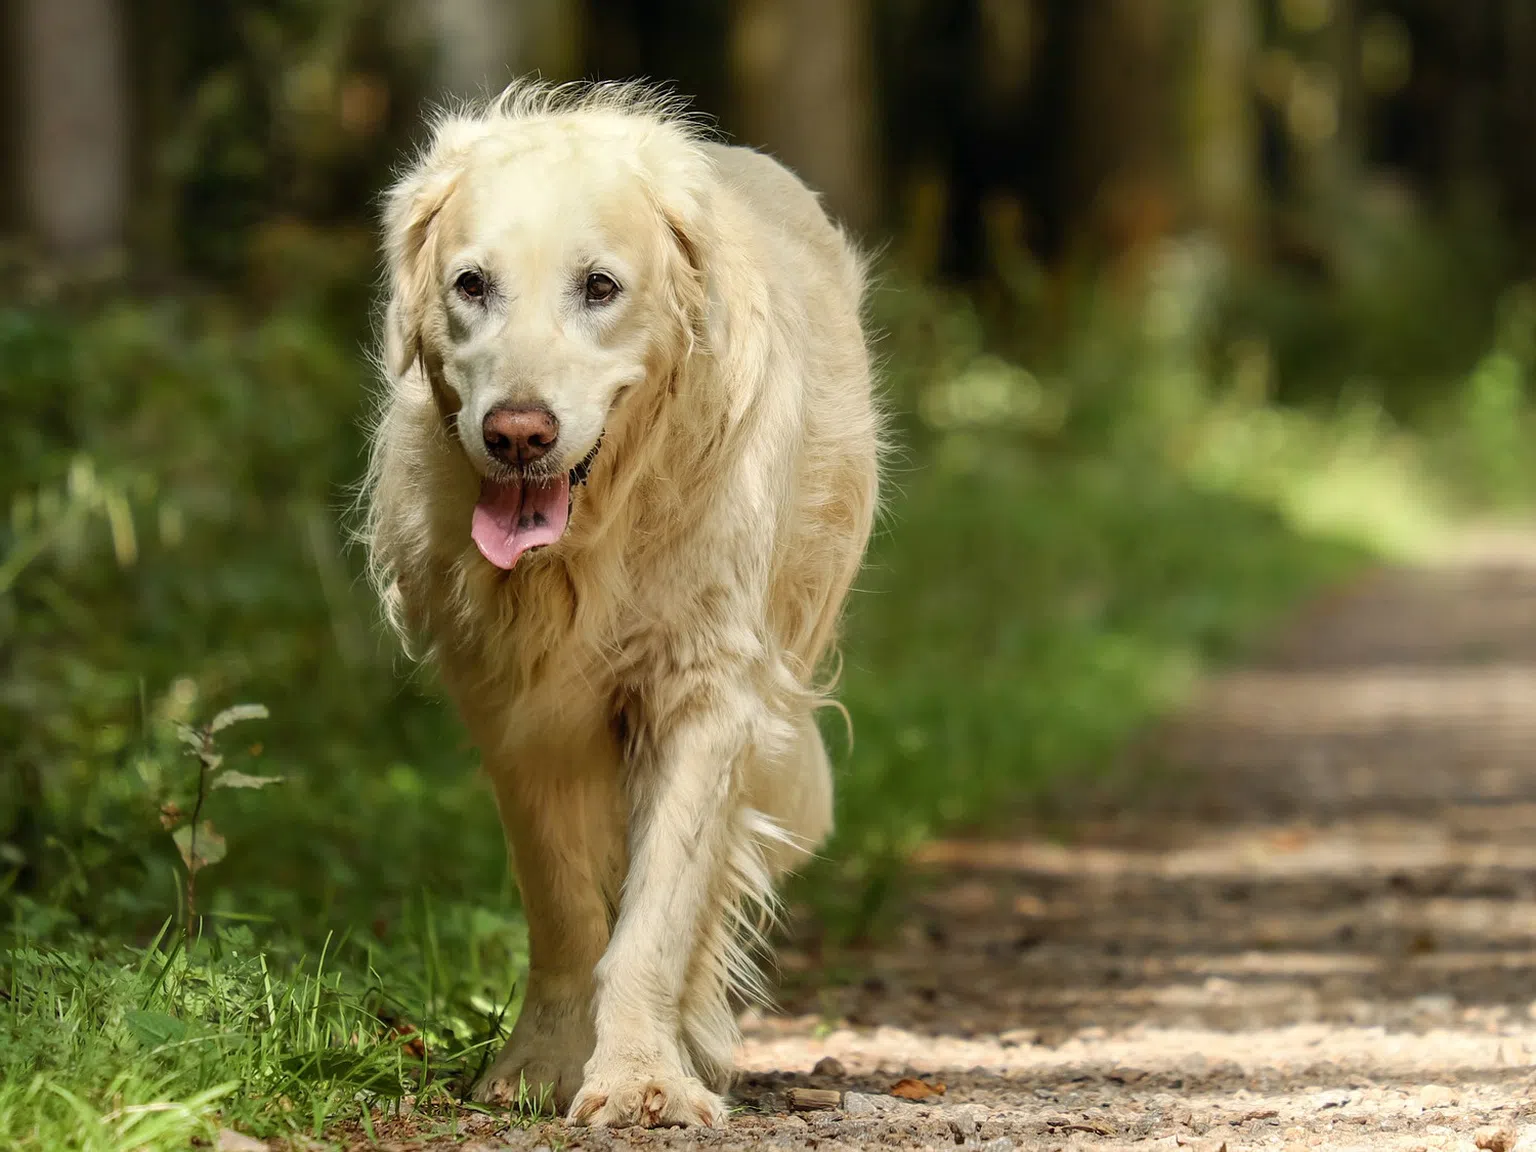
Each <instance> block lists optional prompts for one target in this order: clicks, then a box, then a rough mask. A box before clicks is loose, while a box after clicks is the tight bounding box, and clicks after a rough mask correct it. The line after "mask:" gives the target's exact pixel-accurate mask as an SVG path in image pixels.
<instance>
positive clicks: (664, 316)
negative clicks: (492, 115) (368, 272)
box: [397, 124, 695, 568]
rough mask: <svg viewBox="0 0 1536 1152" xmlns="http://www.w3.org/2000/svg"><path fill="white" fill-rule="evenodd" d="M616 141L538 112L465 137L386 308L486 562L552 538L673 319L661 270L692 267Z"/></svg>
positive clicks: (672, 301)
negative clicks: (455, 471) (428, 394)
mask: <svg viewBox="0 0 1536 1152" xmlns="http://www.w3.org/2000/svg"><path fill="white" fill-rule="evenodd" d="M623 143H624V142H623V141H621V140H620V141H605V140H604V139H603V138H602V136H601V134H599V133H593V134H589V135H583V134H580V133H572V132H571V131H570V130H569V128H562V126H557V125H553V124H551V125H549V126H547V127H546V128H544V130H542V131H540V130H537V129H529V130H526V131H525V132H524V133H523V134H521V135H520V136H519V138H517V139H516V140H512V141H508V140H504V139H499V138H495V137H491V138H488V139H485V140H482V141H479V142H478V143H476V144H475V145H473V146H472V147H470V148H468V149H466V150H465V151H464V153H463V155H462V158H461V160H460V163H459V164H458V166H457V168H456V170H455V171H454V172H453V173H452V176H451V180H450V181H449V182H448V183H447V184H446V186H445V188H444V191H443V194H442V196H441V200H440V203H438V204H436V205H429V206H428V207H429V209H430V216H429V218H428V220H427V225H428V227H429V228H430V236H429V237H424V240H423V243H422V245H421V247H420V250H419V253H418V255H417V259H418V260H419V268H418V271H417V275H416V276H415V277H414V278H413V280H414V291H415V292H416V293H417V296H418V299H417V300H416V301H414V307H411V306H410V304H409V303H408V304H407V306H406V307H405V308H399V306H398V305H397V308H399V310H400V311H401V312H402V313H403V314H404V315H406V316H408V318H409V322H410V323H413V324H414V329H413V331H414V335H415V339H416V341H417V346H416V351H417V353H419V355H420V356H421V358H422V361H423V364H424V366H425V367H426V369H427V373H428V376H429V378H430V379H431V381H432V385H433V389H434V392H435V394H436V397H437V401H438V405H439V407H440V408H441V409H442V411H443V414H444V416H445V417H448V418H449V419H451V421H452V426H453V428H454V431H455V434H456V435H457V438H458V441H459V444H460V445H461V446H462V448H463V450H464V454H465V456H466V457H467V458H468V459H469V461H470V463H471V464H472V465H473V467H474V468H475V470H476V471H477V472H478V473H479V475H480V476H481V478H482V490H481V499H480V502H479V504H478V505H477V507H476V509H475V513H474V519H473V524H472V535H473V537H474V540H475V543H476V544H477V545H478V546H479V548H480V551H481V553H482V554H483V555H484V556H485V557H486V559H487V560H489V561H491V562H492V563H493V564H496V565H498V566H499V567H503V568H511V567H512V566H513V565H514V564H515V563H516V562H517V559H518V557H520V556H521V555H522V554H523V553H524V552H525V551H527V550H529V549H530V548H537V547H542V546H544V545H548V544H552V543H554V542H555V541H557V540H558V539H559V538H560V537H561V535H562V534H563V533H564V530H565V527H566V523H567V520H568V518H569V514H570V511H571V504H572V498H571V489H572V486H573V484H579V483H580V482H581V481H583V480H584V479H585V478H586V473H587V471H588V469H590V468H592V467H593V466H594V464H595V463H596V460H597V455H598V452H599V447H600V443H601V440H602V436H603V432H604V429H605V428H606V427H607V426H608V424H609V422H610V421H611V420H612V419H614V418H615V414H616V412H617V410H618V408H619V406H620V405H622V403H623V401H624V397H625V395H626V393H628V392H629V391H630V390H631V389H634V388H636V387H637V386H639V385H641V384H643V383H644V382H645V381H646V380H647V378H648V377H649V376H650V375H651V374H653V373H654V372H655V370H656V363H657V360H658V355H659V350H660V349H661V348H662V347H664V346H667V345H668V342H669V341H674V342H675V340H676V339H677V329H678V327H679V324H680V323H686V321H685V320H682V319H680V317H679V314H678V313H679V309H678V300H679V286H678V284H677V282H676V281H677V279H678V278H679V277H680V276H681V277H691V276H693V274H694V271H695V270H694V269H692V268H691V267H690V266H689V265H688V263H687V260H686V259H685V258H683V257H685V255H686V254H685V253H684V252H683V251H682V250H680V247H679V233H678V231H677V226H676V224H675V222H674V221H672V220H670V219H669V217H668V215H667V213H666V212H665V210H664V209H663V207H662V206H661V205H659V204H658V203H657V200H656V198H655V196H654V194H653V190H652V189H653V185H652V182H651V181H650V180H648V179H647V173H646V172H645V171H644V169H643V167H642V166H641V165H640V164H639V163H638V162H637V158H636V157H635V156H633V155H629V154H626V150H625V148H624V147H622V145H623ZM406 339H409V336H408V337H406Z"/></svg>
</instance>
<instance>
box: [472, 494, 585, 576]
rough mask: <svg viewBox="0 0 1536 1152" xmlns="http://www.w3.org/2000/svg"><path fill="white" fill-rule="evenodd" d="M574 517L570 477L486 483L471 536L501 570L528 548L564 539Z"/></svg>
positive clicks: (514, 561) (477, 507) (484, 553)
mask: <svg viewBox="0 0 1536 1152" xmlns="http://www.w3.org/2000/svg"><path fill="white" fill-rule="evenodd" d="M570 514H571V479H570V477H569V476H561V477H559V478H557V479H554V480H550V481H547V482H546V483H544V484H523V483H521V482H519V481H516V480H514V481H512V482H511V483H510V484H497V483H494V482H493V481H490V480H484V481H481V484H480V503H478V504H476V505H475V517H474V520H473V521H472V522H471V524H470V529H469V534H470V535H471V536H473V537H474V540H475V546H476V547H477V548H479V549H480V555H482V556H484V557H485V558H486V559H487V560H489V561H490V562H491V563H492V564H494V565H496V567H498V568H511V567H512V565H514V564H516V563H517V558H518V557H519V556H521V555H522V554H523V553H524V552H526V551H528V549H530V548H538V547H540V546H541V545H544V544H553V543H554V542H555V541H556V540H558V539H560V536H561V534H562V533H564V531H565V522H566V519H567V518H568V517H569V516H570Z"/></svg>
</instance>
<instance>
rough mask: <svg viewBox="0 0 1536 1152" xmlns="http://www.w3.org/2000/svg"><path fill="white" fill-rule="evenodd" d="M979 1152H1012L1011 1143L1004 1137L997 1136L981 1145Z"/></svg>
mask: <svg viewBox="0 0 1536 1152" xmlns="http://www.w3.org/2000/svg"><path fill="white" fill-rule="evenodd" d="M981 1152H1013V1141H1012V1140H1010V1139H1009V1138H1008V1137H1006V1136H998V1137H996V1138H995V1139H992V1140H988V1141H987V1142H986V1143H985V1144H983V1145H982V1146H981Z"/></svg>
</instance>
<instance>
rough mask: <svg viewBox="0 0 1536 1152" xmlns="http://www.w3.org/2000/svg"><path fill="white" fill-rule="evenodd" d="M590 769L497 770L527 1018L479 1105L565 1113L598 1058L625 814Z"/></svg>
mask: <svg viewBox="0 0 1536 1152" xmlns="http://www.w3.org/2000/svg"><path fill="white" fill-rule="evenodd" d="M583 763H590V765H591V766H592V767H591V769H590V770H587V771H581V770H577V769H576V768H572V769H571V770H568V771H565V772H549V773H522V772H518V771H516V770H515V769H511V768H505V769H501V770H498V769H497V768H496V767H495V766H491V772H490V774H491V778H492V780H493V782H494V784H495V787H496V801H497V807H498V808H499V809H500V811H501V818H502V823H503V824H504V825H505V827H506V831H507V838H508V840H509V841H510V843H511V847H512V854H513V858H514V860H515V862H516V871H517V882H518V887H519V888H520V889H521V891H522V896H523V910H524V913H525V915H526V916H527V919H528V944H529V971H528V984H527V989H526V991H525V994H524V996H523V1007H522V1011H521V1012H520V1013H519V1014H518V1017H517V1024H516V1026H515V1027H514V1028H513V1029H512V1035H511V1037H510V1038H509V1039H508V1040H507V1043H506V1047H504V1048H503V1049H502V1051H501V1054H500V1055H499V1056H498V1057H497V1058H496V1061H495V1063H494V1064H492V1065H491V1068H490V1070H489V1071H488V1072H487V1073H486V1074H485V1076H484V1077H482V1079H481V1080H480V1082H479V1083H478V1084H477V1085H476V1086H475V1098H476V1099H478V1100H481V1101H485V1102H488V1103H500V1104H507V1103H518V1102H521V1100H522V1099H524V1098H527V1097H531V1098H533V1099H535V1100H542V1101H545V1102H548V1103H550V1104H553V1106H554V1107H555V1108H556V1109H560V1110H563V1109H565V1108H566V1107H567V1106H568V1105H569V1104H570V1102H571V1099H572V1097H574V1096H575V1094H576V1090H577V1088H578V1087H580V1085H581V1076H582V1067H583V1066H584V1065H585V1063H586V1061H587V1058H588V1057H589V1056H591V1054H592V1045H593V1032H592V972H593V969H594V967H595V966H596V964H597V961H598V960H599V958H600V957H601V956H602V954H603V950H604V949H605V948H606V947H607V944H608V928H609V925H610V923H611V922H612V919H613V916H612V911H611V910H612V908H613V906H614V905H615V904H616V903H617V901H618V891H619V885H620V883H621V881H622V878H623V869H624V843H625V839H624V838H625V815H626V814H625V810H624V805H623V801H622V798H621V795H620V791H619V785H618V781H617V780H616V779H615V777H614V774H613V773H612V772H611V771H608V770H606V769H605V768H604V767H603V765H604V761H603V759H602V758H601V757H600V756H598V755H596V754H594V755H592V756H591V757H589V758H587V759H586V760H584V761H583Z"/></svg>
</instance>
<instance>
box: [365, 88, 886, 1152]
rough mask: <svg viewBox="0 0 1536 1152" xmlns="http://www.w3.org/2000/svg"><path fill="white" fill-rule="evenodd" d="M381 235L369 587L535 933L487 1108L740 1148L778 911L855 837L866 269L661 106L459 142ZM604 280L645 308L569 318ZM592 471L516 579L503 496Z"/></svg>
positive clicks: (506, 109)
mask: <svg viewBox="0 0 1536 1152" xmlns="http://www.w3.org/2000/svg"><path fill="white" fill-rule="evenodd" d="M384 231H385V258H386V263H387V268H388V276H389V285H388V304H387V310H386V313H385V318H384V323H383V340H382V351H381V362H382V365H383V368H384V375H385V378H386V383H387V388H386V391H385V395H384V397H383V403H382V406H381V409H380V414H379V417H378V420H377V423H376V427H375V431H374V439H373V445H374V447H373V456H372V464H371V468H370V472H369V479H368V484H367V492H366V499H367V505H368V530H367V542H368V547H369V552H370V559H371V566H372V571H373V574H374V577H375V579H376V582H377V585H378V587H379V589H380V592H381V595H382V598H383V601H384V604H385V605H386V608H387V611H388V613H389V616H390V618H391V620H392V621H393V622H394V623H395V624H396V626H397V627H398V628H399V629H400V631H401V632H402V633H403V634H404V635H405V636H406V637H407V638H409V640H411V641H412V642H416V643H419V644H420V645H421V646H422V648H423V650H424V651H423V654H424V655H426V656H428V657H430V658H431V660H432V661H433V662H434V663H435V665H436V666H437V668H438V669H439V671H440V673H441V677H442V680H443V682H444V684H445V685H446V687H447V689H448V691H449V693H450V695H451V696H452V698H453V700H454V702H455V703H456V705H457V707H458V710H459V712H460V713H461V715H462V716H463V719H464V721H465V723H466V725H467V727H468V729H469V731H470V733H471V735H472V737H473V739H474V741H475V743H476V744H477V746H478V747H479V749H480V751H481V754H482V759H483V763H484V767H485V771H486V772H487V774H488V776H489V778H490V780H491V782H492V784H493V786H494V790H495V795H496V802H497V805H498V808H499V811H500V815H501V818H502V822H503V824H504V826H505V829H506V832H507V837H508V841H509V845H510V848H511V855H512V860H513V866H514V868H515V870H516V873H517V876H518V881H519V885H520V888H521V891H522V895H523V904H524V907H525V909H526V912H527V917H528V925H529V932H530V951H531V968H530V972H529V977H528V983H527V989H526V994H525V999H524V1005H523V1009H522V1012H521V1014H520V1016H519V1017H518V1020H517V1023H516V1026H515V1028H514V1030H513V1033H512V1036H511V1038H510V1040H509V1041H508V1043H507V1045H506V1047H505V1049H504V1050H503V1052H502V1053H501V1055H500V1057H499V1058H498V1059H497V1060H496V1062H495V1064H494V1066H493V1067H492V1068H491V1070H490V1072H489V1073H488V1074H487V1076H486V1077H485V1078H484V1079H483V1080H482V1082H481V1083H480V1085H479V1086H478V1087H477V1095H478V1096H479V1097H480V1098H482V1099H487V1100H495V1099H500V1098H504V1097H506V1096H509V1095H514V1094H515V1093H516V1092H517V1090H518V1088H519V1083H520V1081H521V1082H523V1083H525V1084H526V1085H527V1086H528V1087H530V1088H534V1089H535V1090H538V1089H541V1088H542V1089H548V1090H549V1091H551V1092H552V1093H553V1097H554V1100H555V1102H556V1104H557V1105H558V1106H559V1107H562V1108H568V1109H569V1115H570V1117H571V1118H572V1119H573V1120H576V1121H580V1122H588V1123H594V1124H615V1125H617V1124H632V1123H640V1124H678V1123H681V1124H704V1125H711V1126H714V1125H719V1124H722V1123H723V1122H724V1119H725V1110H724V1106H723V1103H722V1101H721V1098H720V1095H719V1093H721V1092H722V1091H723V1090H724V1089H725V1087H726V1086H727V1084H728V1081H729V1077H730V1071H731V1062H732V1056H733V1048H734V1045H735V1042H736V1038H737V1037H736V1029H735V1022H734V1011H733V1007H732V1003H731V996H732V994H733V993H740V992H745V993H748V994H750V993H752V992H753V991H754V990H755V989H756V988H757V982H756V978H755V976H754V975H753V971H752V966H751V964H750V962H749V953H750V952H751V951H752V950H753V949H754V948H755V946H756V945H757V944H759V943H760V939H759V938H758V937H757V935H756V934H757V929H758V927H759V926H760V924H761V923H762V916H763V913H764V911H765V910H769V909H771V907H772V885H773V881H774V878H775V877H776V876H778V875H779V874H781V873H783V872H784V871H786V870H788V869H791V868H793V867H794V866H795V865H796V864H797V863H798V862H800V861H801V860H802V859H803V858H804V855H805V854H806V853H807V852H809V851H810V850H811V849H813V848H814V847H815V846H816V845H817V844H818V843H819V842H820V841H821V840H823V838H824V837H825V836H826V834H827V833H828V832H829V830H830V828H831V822H832V782H831V775H830V770H829V766H828V761H827V756H826V752H825V751H824V748H823V745H822V741H821V738H820V735H819V733H818V730H817V727H816V724H815V722H814V713H815V710H816V709H817V708H818V707H820V706H822V705H823V704H825V703H827V702H828V697H827V695H826V692H825V685H823V684H821V683H819V682H818V680H817V676H818V673H819V670H821V669H822V668H823V666H824V662H825V658H826V657H827V655H828V653H829V651H830V649H831V646H832V645H833V643H834V640H835V636H836V632H837V624H838V618H839V615H840V612H841V608H842V605H843V601H844V599H845V597H846V595H847V593H848V590H849V587H850V585H851V583H852V581H853V579H854V576H855V574H856V572H857V570H858V567H859V564H860V561H861V557H862V554H863V550H864V547H865V544H866V542H867V540H868V537H869V533H870V529H871V524H872V520H873V517H874V514H875V508H876V499H877V456H878V441H879V431H880V427H879V417H878V414H877V410H876V406H875V403H874V400H873V397H872V387H871V362H870V355H869V349H868V344H867V340H866V336H865V332H864V330H863V326H862V323H861V307H862V301H863V296H864V291H865V285H866V270H865V266H864V264H863V262H862V260H861V259H860V257H859V255H858V254H857V252H856V250H855V248H854V247H853V246H852V245H851V244H850V242H849V241H848V239H847V238H846V237H845V236H844V235H843V233H842V232H841V231H840V230H839V229H838V228H837V227H836V226H835V225H833V224H832V223H831V222H830V221H829V220H828V218H827V216H826V214H825V213H824V212H823V210H822V208H821V206H820V204H819V202H818V201H817V198H816V197H815V196H814V195H813V194H812V193H811V192H810V191H808V190H807V189H806V187H805V186H804V185H803V184H802V183H801V182H800V181H799V180H798V179H797V178H796V177H795V176H794V175H792V174H791V173H790V172H789V171H787V170H786V169H785V168H783V167H782V166H780V165H779V164H778V163H776V162H775V161H774V160H772V159H770V158H768V157H766V156H764V155H761V154H759V153H756V152H753V151H749V150H746V149H742V148H735V147H727V146H724V145H721V144H717V143H714V142H711V141H710V140H708V139H707V138H706V136H705V135H704V134H703V133H702V132H701V131H699V130H698V129H697V127H696V126H695V125H694V124H693V123H691V122H690V121H689V120H688V119H687V118H686V117H685V116H683V115H681V114H680V113H679V111H678V109H677V108H676V107H675V106H673V105H672V104H671V103H670V102H668V101H667V100H664V99H661V98H659V97H657V96H656V95H654V94H653V93H651V92H649V91H647V90H645V89H642V88H636V87H631V86H606V85H598V86H583V87H579V88H554V89H552V88H546V87H542V86H530V85H521V86H514V87H513V88H512V89H510V90H509V91H508V92H506V93H504V94H503V95H502V96H501V97H500V98H498V99H496V100H494V101H492V102H490V103H489V104H488V105H485V106H483V107H478V108H471V109H467V110H462V111H458V112H455V113H453V114H450V115H447V116H444V117H443V118H441V119H440V120H439V121H438V122H437V123H436V125H435V127H434V131H433V133H432V138H431V142H430V144H429V145H428V146H427V148H426V149H425V150H424V152H423V153H422V155H421V156H420V158H419V159H418V160H417V162H416V163H415V164H414V165H413V166H412V167H411V168H410V170H409V171H408V172H406V173H405V175H404V176H403V177H402V178H401V179H400V180H399V182H398V183H397V184H396V185H395V187H394V188H393V189H392V191H391V192H390V193H389V196H388V201H387V209H386V214H385V226H384ZM461 266H464V267H472V269H473V270H474V274H475V275H477V276H478V275H482V274H483V275H485V276H486V277H487V278H488V279H487V283H488V284H489V285H490V287H488V288H487V290H486V294H485V295H483V296H481V297H480V298H478V299H471V298H469V297H468V295H467V293H466V290H465V289H464V285H465V284H466V283H467V282H466V281H464V280H463V279H462V277H463V275H465V274H464V273H461V272H460V271H459V269H460V267H461ZM594 268H600V269H603V270H611V269H612V268H619V269H621V271H620V272H618V273H615V274H614V277H615V279H616V280H617V281H618V283H619V284H620V285H621V291H622V298H620V299H618V301H617V303H608V302H604V303H602V304H601V305H598V304H596V303H593V302H591V301H587V302H582V300H581V297H580V289H579V288H574V289H569V290H568V289H566V288H565V287H562V286H563V285H565V284H566V283H567V281H569V282H570V283H574V284H579V283H580V282H581V281H580V277H581V276H582V275H587V276H589V277H590V276H592V275H598V274H603V275H606V274H608V271H604V272H602V273H598V272H593V271H591V270H592V269H594ZM455 275H458V276H460V280H459V281H457V282H456V281H455V280H454V277H455ZM455 283H458V284H459V285H460V290H458V291H456V289H455ZM569 293H575V295H570V294H569ZM513 400H515V401H517V402H518V403H523V402H528V403H537V404H538V405H540V406H541V407H542V408H543V409H545V410H547V411H549V412H551V413H553V414H554V415H555V416H556V417H558V419H559V426H560V429H561V432H560V440H559V443H557V445H556V447H555V448H554V449H552V450H551V454H552V456H553V457H557V458H558V459H556V460H555V462H554V463H553V464H551V465H550V468H552V469H557V470H558V469H566V470H568V471H569V476H567V475H566V473H565V472H558V473H556V472H550V473H549V474H548V476H546V475H544V474H541V475H540V476H539V477H536V478H532V479H530V478H527V477H523V478H518V477H511V478H508V477H506V476H503V475H502V473H501V472H499V471H498V467H499V466H498V465H497V464H496V463H495V461H493V460H489V459H488V458H487V457H486V455H485V451H484V450H483V449H482V448H481V447H480V446H479V445H478V443H477V437H478V436H479V424H478V421H479V420H480V419H481V418H482V415H483V413H484V412H486V411H490V410H492V409H493V408H494V406H495V405H496V404H501V403H509V402H512V401H513ZM488 406H490V407H488ZM594 452H595V453H596V455H595V456H592V455H591V454H592V453H594ZM584 460H585V461H589V463H590V467H589V469H585V466H583V467H584V469H585V470H587V472H588V475H587V476H586V482H585V484H584V485H582V484H580V483H579V482H578V483H572V484H571V487H570V492H569V509H570V511H569V522H568V524H567V525H566V526H565V528H564V530H563V534H561V535H560V536H559V538H558V539H557V540H556V541H555V542H554V543H552V544H550V545H549V546H547V547H543V548H540V549H538V550H537V551H531V552H528V553H527V554H525V555H522V556H521V558H520V559H517V560H516V561H515V566H514V567H512V568H511V570H510V571H509V570H504V569H503V568H501V567H498V566H497V565H496V564H493V563H491V562H489V561H488V560H487V558H486V555H482V550H480V549H477V547H476V544H475V542H474V541H473V540H472V538H471V530H470V522H471V518H472V515H474V513H475V509H476V502H477V499H480V500H482V501H483V500H484V499H485V497H484V492H485V491H486V488H485V486H486V485H488V484H491V483H494V482H497V481H499V480H506V481H507V482H508V483H513V484H518V483H529V484H531V483H541V484H542V483H549V484H565V483H566V482H567V481H568V480H570V481H579V480H580V473H579V472H578V471H577V470H576V469H577V465H578V463H580V462H582V461H584ZM551 476H552V477H554V478H553V479H550V478H549V477H551ZM561 491H562V494H563V489H562V490H561Z"/></svg>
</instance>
